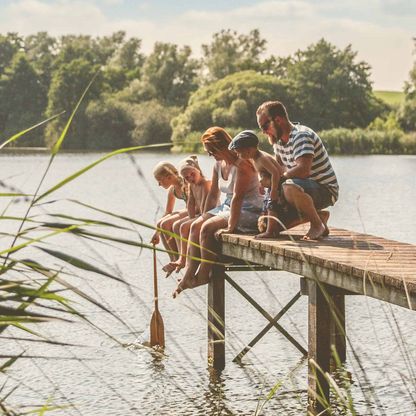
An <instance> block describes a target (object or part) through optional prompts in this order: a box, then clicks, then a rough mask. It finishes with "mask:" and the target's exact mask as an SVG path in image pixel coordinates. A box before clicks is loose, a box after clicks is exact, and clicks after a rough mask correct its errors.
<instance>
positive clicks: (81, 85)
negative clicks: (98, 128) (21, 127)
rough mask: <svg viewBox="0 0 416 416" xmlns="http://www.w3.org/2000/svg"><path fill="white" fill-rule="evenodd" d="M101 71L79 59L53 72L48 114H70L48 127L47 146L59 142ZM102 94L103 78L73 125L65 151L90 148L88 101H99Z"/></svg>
mask: <svg viewBox="0 0 416 416" xmlns="http://www.w3.org/2000/svg"><path fill="white" fill-rule="evenodd" d="M98 68H99V67H98V65H91V63H90V62H88V61H87V60H85V59H83V58H77V59H74V60H73V61H71V62H69V63H64V64H62V65H61V66H60V67H59V68H58V69H57V70H56V71H55V72H54V73H53V77H52V81H51V87H50V90H49V94H48V107H47V111H46V114H47V116H48V117H50V116H52V115H55V114H58V113H60V112H61V111H65V112H66V113H65V116H63V117H59V118H57V119H55V120H53V121H52V122H50V123H49V124H48V126H47V128H46V138H45V140H46V143H47V145H49V146H52V145H53V144H54V143H55V141H56V140H57V139H58V137H59V135H60V133H61V131H62V129H63V128H64V125H65V123H66V120H67V119H68V117H69V115H70V114H71V112H72V110H73V109H74V108H75V105H76V103H77V102H78V100H79V98H80V97H81V95H82V93H83V91H84V90H85V88H86V87H87V85H88V83H89V82H90V81H91V79H92V78H93V76H94V75H95V73H96V72H97V71H98ZM100 91H102V78H100V77H97V79H96V80H95V82H94V83H93V84H92V86H91V88H90V90H89V92H88V95H87V97H86V98H85V99H84V101H83V104H82V106H81V107H80V109H79V111H78V114H77V116H76V118H75V119H74V120H73V122H72V124H71V128H70V130H69V131H68V137H67V138H66V139H65V141H64V144H63V148H70V149H83V148H86V147H88V146H87V144H86V142H85V141H86V137H85V132H86V131H87V127H88V126H87V120H86V118H85V114H84V111H85V108H86V105H87V104H88V102H89V101H90V100H92V99H96V98H97V97H98V96H99V94H100Z"/></svg>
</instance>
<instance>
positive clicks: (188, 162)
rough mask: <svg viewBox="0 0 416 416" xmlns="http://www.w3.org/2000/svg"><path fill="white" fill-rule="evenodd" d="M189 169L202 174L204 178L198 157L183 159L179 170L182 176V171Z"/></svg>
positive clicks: (192, 156)
mask: <svg viewBox="0 0 416 416" xmlns="http://www.w3.org/2000/svg"><path fill="white" fill-rule="evenodd" d="M188 168H192V169H196V170H197V171H198V172H199V173H200V174H201V176H204V174H203V173H202V170H201V168H200V166H199V163H198V156H196V155H191V156H188V157H186V158H185V159H182V160H181V161H180V162H179V165H178V170H179V172H180V173H181V174H182V171H184V170H186V169H188Z"/></svg>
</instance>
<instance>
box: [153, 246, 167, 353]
mask: <svg viewBox="0 0 416 416" xmlns="http://www.w3.org/2000/svg"><path fill="white" fill-rule="evenodd" d="M153 287H154V292H155V310H154V311H153V315H152V319H151V321H150V346H152V347H154V346H155V345H159V346H160V347H162V348H164V347H165V330H164V327H163V319H162V315H161V314H160V312H159V308H158V294H157V269H156V250H155V245H154V244H153Z"/></svg>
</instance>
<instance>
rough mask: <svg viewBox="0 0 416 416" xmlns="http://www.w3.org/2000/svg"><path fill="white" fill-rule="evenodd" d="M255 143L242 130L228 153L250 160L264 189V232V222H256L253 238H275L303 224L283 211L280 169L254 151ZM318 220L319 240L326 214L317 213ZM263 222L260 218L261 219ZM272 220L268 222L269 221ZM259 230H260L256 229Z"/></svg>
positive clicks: (282, 173)
mask: <svg viewBox="0 0 416 416" xmlns="http://www.w3.org/2000/svg"><path fill="white" fill-rule="evenodd" d="M258 144H259V139H258V137H257V136H256V134H255V133H254V132H252V131H251V130H244V131H242V132H240V133H239V134H237V136H235V137H234V138H233V140H232V141H231V143H230V145H229V149H230V150H234V151H235V152H236V153H237V154H238V156H239V157H240V158H241V159H252V160H253V163H254V166H255V168H256V169H257V171H258V172H259V174H260V184H261V185H262V186H263V187H265V188H268V189H269V191H268V192H266V194H265V197H264V207H265V210H266V209H267V218H268V221H267V226H266V230H265V231H263V230H264V227H265V226H264V221H262V219H260V221H259V231H262V232H260V234H258V235H256V236H255V238H276V237H278V236H279V233H280V232H281V231H282V230H284V229H287V228H291V227H294V226H296V225H298V224H301V223H303V222H306V221H305V220H304V219H302V218H300V217H299V215H298V213H297V212H295V211H294V210H289V209H287V208H288V206H287V204H286V203H285V201H284V199H283V197H282V195H281V190H282V185H283V183H284V182H285V181H286V179H287V177H286V176H285V173H286V172H285V170H284V168H283V167H282V166H281V165H280V164H279V163H278V162H277V160H276V159H275V158H274V157H273V156H272V155H270V154H268V153H266V152H263V151H262V150H259V149H258ZM318 215H319V218H320V219H321V221H322V222H323V224H324V227H325V231H324V233H323V236H327V235H328V234H329V230H328V228H327V226H326V222H327V220H328V217H329V212H328V211H319V212H318ZM263 218H264V217H263ZM271 218H273V219H275V220H274V221H270V219H271ZM260 228H261V229H260Z"/></svg>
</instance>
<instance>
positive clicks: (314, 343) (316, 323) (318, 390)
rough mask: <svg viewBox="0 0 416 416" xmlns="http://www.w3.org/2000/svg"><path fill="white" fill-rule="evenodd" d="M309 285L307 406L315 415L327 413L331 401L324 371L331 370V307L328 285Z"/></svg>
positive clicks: (312, 283)
mask: <svg viewBox="0 0 416 416" xmlns="http://www.w3.org/2000/svg"><path fill="white" fill-rule="evenodd" d="M308 286H309V287H308V290H309V308H308V314H309V328H308V330H309V354H308V370H309V371H308V410H309V412H310V413H312V414H314V415H315V414H320V415H325V414H326V413H324V411H325V409H326V408H327V407H328V404H329V384H328V382H327V380H326V379H325V376H324V374H325V373H327V372H329V370H330V360H331V320H332V319H331V311H330V306H329V304H328V302H327V300H326V297H325V295H324V293H323V292H322V290H326V289H327V285H325V284H322V283H320V284H318V283H317V282H316V281H313V280H310V281H309V285H308ZM326 291H327V290H326ZM328 292H329V291H327V293H328Z"/></svg>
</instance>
